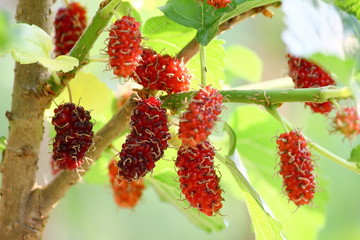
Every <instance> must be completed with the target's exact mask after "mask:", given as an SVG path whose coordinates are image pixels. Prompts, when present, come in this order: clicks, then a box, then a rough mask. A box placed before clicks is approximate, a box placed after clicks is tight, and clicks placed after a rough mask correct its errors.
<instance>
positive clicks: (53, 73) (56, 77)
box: [51, 71, 61, 86]
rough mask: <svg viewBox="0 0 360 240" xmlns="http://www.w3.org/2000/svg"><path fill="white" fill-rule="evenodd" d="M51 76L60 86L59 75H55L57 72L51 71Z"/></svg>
mask: <svg viewBox="0 0 360 240" xmlns="http://www.w3.org/2000/svg"><path fill="white" fill-rule="evenodd" d="M51 76H52V77H53V78H54V83H56V85H60V86H61V80H60V78H59V76H58V75H57V73H56V72H54V71H52V72H51Z"/></svg>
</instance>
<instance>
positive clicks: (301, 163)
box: [276, 131, 316, 206]
mask: <svg viewBox="0 0 360 240" xmlns="http://www.w3.org/2000/svg"><path fill="white" fill-rule="evenodd" d="M276 143H277V145H278V154H279V156H280V172H279V173H280V175H281V176H282V177H283V180H284V183H283V185H284V188H285V192H286V193H287V195H288V197H289V200H291V201H292V202H294V203H295V204H296V205H297V206H301V205H305V204H309V203H310V202H311V200H312V199H313V198H314V194H315V187H316V186H315V177H314V174H313V170H314V162H313V160H312V158H311V152H310V151H309V148H308V146H307V142H306V140H305V138H304V137H303V135H302V134H301V133H300V132H298V131H290V132H287V133H282V134H281V135H280V136H279V137H278V138H277V140H276Z"/></svg>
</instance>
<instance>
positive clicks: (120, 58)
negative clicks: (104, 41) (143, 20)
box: [107, 16, 142, 78]
mask: <svg viewBox="0 0 360 240" xmlns="http://www.w3.org/2000/svg"><path fill="white" fill-rule="evenodd" d="M139 27H140V23H139V22H137V21H136V20H135V18H133V17H129V16H123V17H122V18H121V19H119V20H117V21H116V22H115V23H114V24H113V25H112V26H111V27H110V32H109V42H108V47H107V53H108V55H109V65H110V67H111V68H112V69H113V72H114V74H115V75H116V76H119V77H124V78H126V77H129V76H130V75H131V74H132V72H133V71H134V70H135V68H136V66H137V65H138V63H139V60H140V58H141V57H140V56H141V54H142V48H141V46H140V43H141V40H142V38H141V32H140V30H139Z"/></svg>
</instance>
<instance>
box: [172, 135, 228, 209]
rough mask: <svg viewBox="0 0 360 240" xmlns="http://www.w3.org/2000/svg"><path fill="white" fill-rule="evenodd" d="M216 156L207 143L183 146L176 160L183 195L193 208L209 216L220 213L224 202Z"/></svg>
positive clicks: (212, 148)
mask: <svg viewBox="0 0 360 240" xmlns="http://www.w3.org/2000/svg"><path fill="white" fill-rule="evenodd" d="M214 156H215V152H214V147H213V146H212V145H211V143H210V142H208V141H205V142H203V143H201V144H198V145H196V146H195V147H189V146H184V145H182V146H181V147H180V149H179V151H178V156H177V159H176V167H177V168H178V171H177V173H178V176H179V181H180V188H181V190H182V193H183V194H184V195H185V197H186V199H187V200H188V201H189V203H190V204H191V206H192V207H195V208H197V209H198V210H199V211H201V212H203V213H205V214H206V215H208V216H212V215H214V214H216V213H217V212H219V210H220V209H221V207H222V203H221V201H222V200H223V198H222V197H221V194H222V190H221V188H220V186H219V181H220V178H219V177H218V176H217V175H216V173H215V170H214Z"/></svg>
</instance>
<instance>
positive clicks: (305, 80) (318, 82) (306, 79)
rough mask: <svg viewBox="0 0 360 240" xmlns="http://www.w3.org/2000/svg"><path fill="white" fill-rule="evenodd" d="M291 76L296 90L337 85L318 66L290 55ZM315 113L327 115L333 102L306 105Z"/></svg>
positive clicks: (308, 103)
mask: <svg viewBox="0 0 360 240" xmlns="http://www.w3.org/2000/svg"><path fill="white" fill-rule="evenodd" d="M288 58H289V59H288V65H289V76H290V77H291V78H292V79H293V82H294V84H295V88H314V87H325V86H330V85H336V83H335V81H334V79H332V78H331V77H330V75H329V74H328V73H327V72H325V71H324V70H323V69H322V68H320V67H319V66H318V65H316V64H314V63H312V62H310V61H308V60H306V59H303V58H297V57H294V56H292V55H290V54H288ZM305 104H306V105H307V106H309V107H310V108H311V109H312V110H313V112H316V113H321V114H327V113H329V112H331V110H332V109H333V104H332V103H331V102H323V103H312V102H307V103H305Z"/></svg>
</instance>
